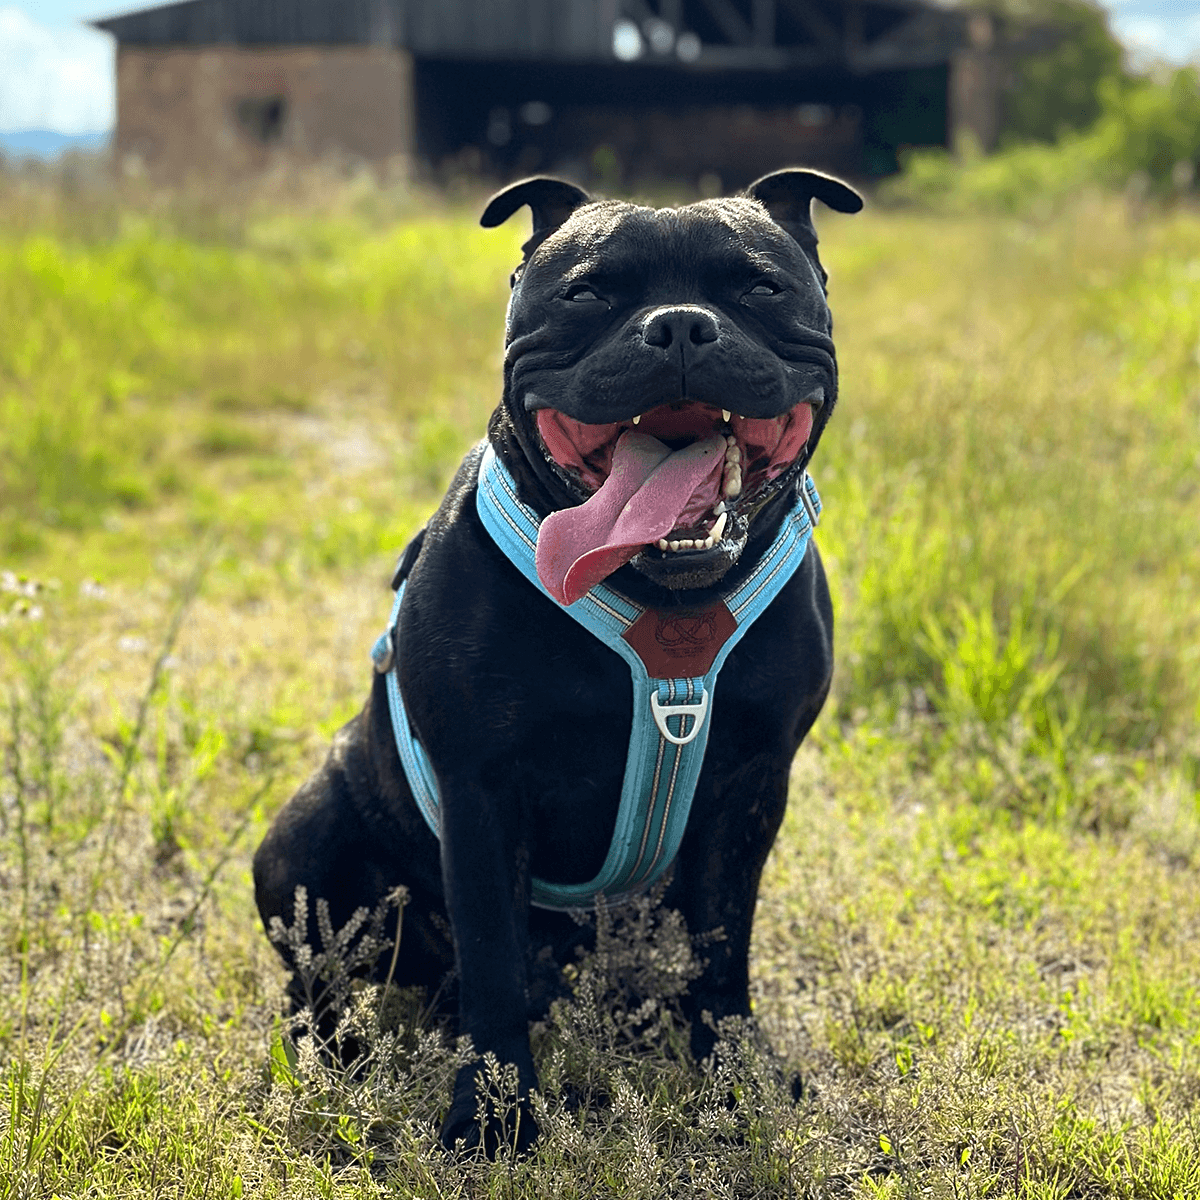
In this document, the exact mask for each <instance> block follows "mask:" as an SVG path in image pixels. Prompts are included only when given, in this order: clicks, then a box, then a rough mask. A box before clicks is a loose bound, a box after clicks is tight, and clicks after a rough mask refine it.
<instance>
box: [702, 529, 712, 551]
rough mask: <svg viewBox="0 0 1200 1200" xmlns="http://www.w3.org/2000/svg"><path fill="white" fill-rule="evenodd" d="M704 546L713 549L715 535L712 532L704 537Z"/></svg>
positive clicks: (706, 548)
mask: <svg viewBox="0 0 1200 1200" xmlns="http://www.w3.org/2000/svg"><path fill="white" fill-rule="evenodd" d="M704 548H705V550H711V549H712V548H713V537H712V534H711V533H710V534H709V535H708V537H706V538H705V539H704Z"/></svg>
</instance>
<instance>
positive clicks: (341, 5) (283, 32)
mask: <svg viewBox="0 0 1200 1200" xmlns="http://www.w3.org/2000/svg"><path fill="white" fill-rule="evenodd" d="M617 9H618V0H183V3H179V4H167V5H163V6H162V7H160V8H148V9H142V10H140V11H138V12H132V13H128V14H126V15H123V16H115V17H109V18H106V19H104V20H99V21H93V22H92V24H93V25H95V26H96V27H97V28H98V29H103V30H106V31H107V32H109V33H111V34H113V36H114V37H116V39H117V41H118V42H120V43H121V44H122V45H206V44H211V43H219V42H225V43H234V44H237V45H247V46H255V45H303V44H306V43H323V44H327V45H329V44H332V45H337V44H353V45H361V44H373V45H381V44H384V45H400V46H404V47H406V48H407V49H410V50H412V51H413V53H415V54H426V55H435V56H441V55H450V56H454V55H462V56H465V57H494V58H569V59H571V58H573V59H598V58H600V59H608V58H611V57H612V28H613V24H614V22H615V21H616V19H617Z"/></svg>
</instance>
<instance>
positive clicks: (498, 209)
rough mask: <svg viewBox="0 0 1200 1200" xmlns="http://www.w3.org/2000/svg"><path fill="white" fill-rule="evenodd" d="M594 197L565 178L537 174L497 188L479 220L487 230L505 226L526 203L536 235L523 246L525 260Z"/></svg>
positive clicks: (522, 251)
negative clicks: (498, 189) (531, 177)
mask: <svg viewBox="0 0 1200 1200" xmlns="http://www.w3.org/2000/svg"><path fill="white" fill-rule="evenodd" d="M591 199H592V198H591V196H589V195H588V194H587V192H585V191H584V190H583V189H582V188H577V187H576V186H575V185H574V184H573V183H567V181H566V180H565V179H554V178H552V177H551V176H549V175H537V176H535V177H534V178H533V179H522V180H521V181H520V182H519V183H510V184H509V185H508V187H506V188H502V189H501V190H500V191H498V192H497V193H496V194H495V195H494V196H493V197H492V198H491V199H490V200H489V201H488V202H487V207H486V208H485V209H484V210H483V216H481V217H480V218H479V223H480V225H482V226H483V227H484V228H485V229H493V228H495V226H497V225H502V224H503V223H504V222H505V221H507V220H508V218H509V217H511V216H512V215H513V213H515V212H516V211H517V209H518V208H520V207H521V206H522V205H523V204H528V205H529V208H530V211H531V212H532V213H533V235H532V236H531V237H530V239H529V241H527V242H526V243H525V244H524V245H523V246H522V247H521V253H522V254H523V255H524V257H525V260H526V261H528V259H529V256H530V255H531V254H532V253H533V252H534V251H535V250H536V249H537V248H538V247H539V246H540V245H541V244H542V243H543V242H544V241H545V240H546V239H547V238H548V237H549V236H550V235H551V234H552V233H553V232H554V231H555V230H556V229H557V228H558V227H559V226H560V225H561V224H562V223H563V222H564V221H565V220H566V219H567V218H568V217H569V216H570V215H571V214H572V213H573V212H574V211H575V210H576V209H577V208H580V207H582V206H583V205H584V204H589V203H590V202H591Z"/></svg>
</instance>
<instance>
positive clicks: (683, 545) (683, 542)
mask: <svg viewBox="0 0 1200 1200" xmlns="http://www.w3.org/2000/svg"><path fill="white" fill-rule="evenodd" d="M695 544H696V543H695V542H693V541H692V539H691V538H680V539H679V548H680V550H690V549H691V548H692V547H693V546H694V545H695Z"/></svg>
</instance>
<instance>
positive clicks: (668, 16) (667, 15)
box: [658, 0, 683, 33]
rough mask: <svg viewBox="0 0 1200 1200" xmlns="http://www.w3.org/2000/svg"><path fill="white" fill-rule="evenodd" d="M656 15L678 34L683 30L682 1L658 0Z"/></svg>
mask: <svg viewBox="0 0 1200 1200" xmlns="http://www.w3.org/2000/svg"><path fill="white" fill-rule="evenodd" d="M658 15H659V17H661V18H662V20H664V21H666V23H667V24H668V25H670V26H671V28H672V29H674V30H675V32H676V33H678V32H679V31H680V30H681V29H682V28H683V0H658Z"/></svg>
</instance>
